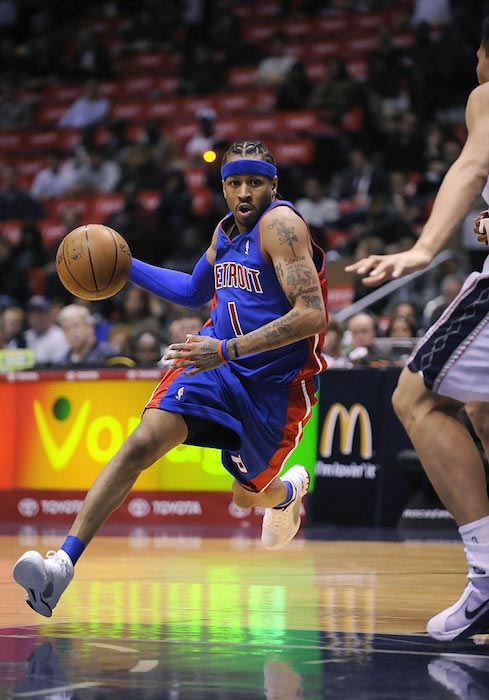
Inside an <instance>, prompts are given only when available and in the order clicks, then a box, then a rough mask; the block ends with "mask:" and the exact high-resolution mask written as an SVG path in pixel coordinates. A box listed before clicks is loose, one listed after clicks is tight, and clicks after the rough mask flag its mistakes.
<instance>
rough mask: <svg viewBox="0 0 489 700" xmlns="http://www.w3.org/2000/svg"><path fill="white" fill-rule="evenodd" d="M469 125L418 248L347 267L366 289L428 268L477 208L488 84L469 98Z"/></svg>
mask: <svg viewBox="0 0 489 700" xmlns="http://www.w3.org/2000/svg"><path fill="white" fill-rule="evenodd" d="M466 122H467V140H466V142H465V145H464V147H463V149H462V152H461V154H460V156H459V157H458V159H457V160H456V161H455V162H454V163H453V165H452V166H451V167H450V169H449V170H448V172H447V174H446V175H445V178H444V179H443V182H442V184H441V186H440V189H439V190H438V193H437V195H436V198H435V201H434V204H433V209H432V211H431V215H430V217H429V219H428V221H427V222H426V224H425V226H424V228H423V231H422V233H421V235H420V237H419V239H418V240H417V242H416V243H415V245H414V246H413V247H412V248H411V249H410V250H407V251H404V252H402V253H394V254H391V255H370V256H369V257H368V258H363V259H362V260H359V261H358V262H356V263H353V264H352V265H348V266H347V268H346V270H347V271H349V272H356V273H357V274H358V275H362V276H363V275H366V277H365V278H364V280H363V283H364V284H365V285H367V286H375V285H378V284H380V283H382V282H384V281H386V280H387V279H390V278H397V277H402V276H403V275H406V274H408V273H410V272H414V271H415V270H420V269H423V268H424V267H426V266H427V265H429V263H430V262H431V261H432V260H433V258H434V257H435V255H436V254H437V253H438V252H439V251H440V250H441V249H442V248H443V247H444V246H445V245H446V244H447V243H448V241H449V240H450V238H451V237H452V235H453V233H454V232H455V231H456V229H457V228H458V227H459V226H460V224H461V223H462V221H463V220H464V218H465V217H466V216H467V214H468V213H469V212H470V210H471V209H472V207H473V206H474V203H475V201H476V199H477V197H479V196H480V194H481V192H482V189H483V187H484V185H485V182H486V180H487V177H488V175H489V83H485V84H483V85H479V86H478V87H477V88H475V89H474V90H473V91H472V92H471V94H470V95H469V99H468V101H467V108H466Z"/></svg>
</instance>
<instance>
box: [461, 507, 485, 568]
mask: <svg viewBox="0 0 489 700" xmlns="http://www.w3.org/2000/svg"><path fill="white" fill-rule="evenodd" d="M458 531H459V533H460V536H461V537H462V541H463V543H464V548H465V556H466V557H467V561H468V563H469V578H471V579H472V580H474V579H477V578H479V577H481V576H489V516H486V517H485V518H480V519H479V520H474V522H472V523H467V525H461V526H460V527H459V528H458Z"/></svg>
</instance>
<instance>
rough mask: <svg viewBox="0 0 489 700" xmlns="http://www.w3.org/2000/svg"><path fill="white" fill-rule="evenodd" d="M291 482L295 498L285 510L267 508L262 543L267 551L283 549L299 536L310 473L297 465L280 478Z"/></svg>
mask: <svg viewBox="0 0 489 700" xmlns="http://www.w3.org/2000/svg"><path fill="white" fill-rule="evenodd" d="M280 478H281V479H282V480H283V481H290V483H291V484H292V488H293V489H294V497H293V498H292V500H291V501H290V503H289V504H288V505H286V506H285V507H284V508H267V509H266V510H265V515H264V516H263V525H262V531H261V542H262V545H263V546H264V547H265V549H282V547H285V545H286V544H288V543H289V542H290V540H291V539H292V538H293V537H294V536H295V535H296V534H297V531H298V530H299V527H300V525H301V516H300V511H301V503H302V499H303V497H304V496H305V495H306V493H307V491H308V489H309V473H308V471H307V469H306V468H305V467H303V466H302V465H300V464H296V465H295V466H293V467H291V468H290V469H289V470H288V471H286V472H285V474H283V476H281V477H280Z"/></svg>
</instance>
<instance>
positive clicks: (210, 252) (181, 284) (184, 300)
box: [129, 228, 217, 309]
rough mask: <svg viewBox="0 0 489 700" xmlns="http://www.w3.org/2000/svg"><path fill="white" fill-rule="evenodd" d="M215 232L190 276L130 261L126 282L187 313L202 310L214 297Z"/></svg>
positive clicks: (134, 260)
mask: <svg viewBox="0 0 489 700" xmlns="http://www.w3.org/2000/svg"><path fill="white" fill-rule="evenodd" d="M216 240H217V228H216V230H215V231H214V235H213V236H212V242H211V244H210V246H209V247H208V248H207V250H206V252H205V253H204V255H202V257H201V258H200V260H198V262H197V263H196V265H195V267H194V269H193V271H192V274H190V275H189V274H188V273H187V272H180V271H179V270H169V269H167V268H166V267H158V266H156V265H149V264H148V263H145V262H143V261H142V260H138V259H137V258H133V259H132V264H131V271H130V274H129V281H130V282H133V283H134V284H137V286H138V287H141V288H142V289H145V290H146V291H147V292H151V294H156V296H159V297H161V298H162V299H166V301H171V302H173V303H174V304H180V305H181V306H185V307H187V308H189V309H201V308H202V307H203V306H204V305H205V304H207V302H208V301H210V300H211V299H212V297H213V296H214V261H215V259H216Z"/></svg>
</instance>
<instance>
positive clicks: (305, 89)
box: [275, 61, 312, 110]
mask: <svg viewBox="0 0 489 700" xmlns="http://www.w3.org/2000/svg"><path fill="white" fill-rule="evenodd" d="M311 90H312V82H311V80H310V78H309V76H308V75H307V72H306V69H305V66H304V63H303V62H302V61H296V62H295V63H293V64H292V65H291V67H290V68H289V70H288V71H287V73H286V75H285V79H284V81H283V82H282V83H281V85H279V87H278V90H277V97H276V100H275V109H278V110H282V109H304V107H307V104H308V100H309V96H310V94H311Z"/></svg>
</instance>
